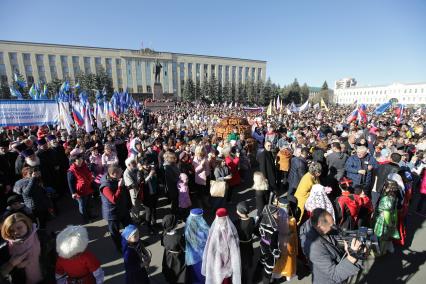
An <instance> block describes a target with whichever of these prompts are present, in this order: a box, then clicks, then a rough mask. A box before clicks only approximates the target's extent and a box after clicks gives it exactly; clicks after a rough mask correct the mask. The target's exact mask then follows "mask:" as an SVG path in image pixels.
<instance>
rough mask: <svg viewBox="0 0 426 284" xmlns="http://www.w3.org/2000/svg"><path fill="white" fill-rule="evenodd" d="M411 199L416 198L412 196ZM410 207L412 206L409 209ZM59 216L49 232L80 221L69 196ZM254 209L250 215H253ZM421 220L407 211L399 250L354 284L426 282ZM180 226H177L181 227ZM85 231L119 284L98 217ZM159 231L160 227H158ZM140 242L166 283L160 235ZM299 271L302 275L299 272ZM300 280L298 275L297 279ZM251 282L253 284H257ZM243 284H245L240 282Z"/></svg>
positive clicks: (163, 209) (120, 271)
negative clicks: (403, 243) (405, 239)
mask: <svg viewBox="0 0 426 284" xmlns="http://www.w3.org/2000/svg"><path fill="white" fill-rule="evenodd" d="M415 199H417V198H416V196H415ZM233 200H235V201H241V200H247V201H248V202H249V204H250V205H251V206H253V207H252V208H254V193H253V192H252V191H249V190H242V191H239V192H237V194H234V196H233ZM94 203H95V206H94V209H95V213H96V214H98V215H99V216H101V212H100V200H99V199H94ZM235 203H236V202H234V203H232V204H231V205H229V206H227V208H228V211H229V212H230V217H231V218H234V217H235V213H234V212H235ZM413 203H414V205H416V204H417V200H414V202H413ZM159 205H160V207H159V209H158V215H157V222H158V224H159V225H160V223H161V218H162V216H164V215H165V214H167V212H168V210H169V206H168V205H167V202H166V199H165V198H162V199H160V201H159ZM412 207H413V206H412ZM59 208H60V210H61V211H60V212H59V216H58V217H57V218H56V219H54V220H52V221H50V222H49V224H48V228H51V229H52V230H55V231H57V230H61V229H63V228H64V227H65V226H66V225H68V224H79V223H80V222H81V220H80V216H79V214H78V209H77V204H76V202H75V201H73V200H71V198H70V197H68V196H66V197H64V198H63V199H62V200H60V202H59ZM255 213H256V212H255V210H254V211H253V212H252V213H251V215H252V216H255ZM425 217H426V216H422V215H418V214H416V213H414V210H410V215H409V216H408V244H407V246H406V247H405V248H404V249H402V248H399V247H396V249H395V253H394V254H391V255H387V256H384V257H381V258H379V259H376V260H374V259H371V260H369V262H368V264H366V270H365V271H364V273H363V275H361V277H360V280H359V281H358V282H357V283H410V284H420V283H426V280H425V279H426V266H425V261H426V229H425V222H424V221H425ZM205 218H206V220H207V222H208V223H209V224H211V222H212V221H213V218H214V215H213V212H207V214H205ZM183 225H184V224H180V227H182V226H183ZM85 226H86V227H87V229H88V232H89V237H90V244H89V250H91V251H92V252H93V253H94V254H95V255H96V256H97V257H98V258H99V259H100V261H101V263H102V267H103V269H104V272H105V280H106V281H105V283H108V284H121V283H124V266H123V259H122V257H121V255H120V254H119V253H118V252H117V251H116V249H115V247H114V245H113V243H112V241H111V239H110V236H109V233H108V230H107V224H106V222H105V221H104V220H102V219H101V218H100V217H99V218H98V219H97V220H96V221H95V222H92V223H90V224H87V225H85ZM159 228H160V227H159ZM141 236H142V240H143V241H145V242H147V243H148V244H149V245H148V249H149V250H150V251H151V252H152V255H153V258H152V262H151V267H150V269H149V274H150V277H151V283H154V284H155V283H158V284H159V283H166V282H165V280H164V278H163V276H162V274H161V263H162V257H163V248H162V247H161V245H160V242H159V240H160V235H159V234H157V235H150V234H149V233H148V230H147V229H146V228H144V226H142V227H141ZM254 247H255V254H256V255H255V260H256V259H258V255H259V242H258V241H257V242H255V245H254ZM301 272H302V273H301ZM299 273H301V274H304V275H306V274H308V272H306V271H305V269H304V268H303V266H302V265H300V264H298V274H299ZM252 274H253V275H261V272H260V271H259V270H255V267H253V271H252ZM299 278H300V276H299ZM259 281H260V280H258V281H255V282H253V283H260V282H259ZM290 282H291V283H311V277H310V275H307V276H305V277H303V278H302V279H298V278H297V277H296V278H295V279H293V280H291V281H290ZM243 284H245V283H243Z"/></svg>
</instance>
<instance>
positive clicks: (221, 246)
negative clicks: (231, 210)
mask: <svg viewBox="0 0 426 284" xmlns="http://www.w3.org/2000/svg"><path fill="white" fill-rule="evenodd" d="M201 273H202V274H203V275H204V276H205V277H206V283H211V284H231V283H232V284H241V258H240V247H239V239H238V232H237V229H236V228H235V226H234V224H232V222H231V220H230V219H229V217H228V211H227V210H226V209H225V208H219V209H218V210H217V211H216V218H215V220H214V221H213V224H212V226H211V228H210V231H209V236H208V238H207V242H206V246H205V248H204V254H203V264H202V267H201Z"/></svg>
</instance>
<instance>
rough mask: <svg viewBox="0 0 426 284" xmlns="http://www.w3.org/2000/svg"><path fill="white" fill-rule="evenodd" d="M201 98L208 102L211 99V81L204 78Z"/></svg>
mask: <svg viewBox="0 0 426 284" xmlns="http://www.w3.org/2000/svg"><path fill="white" fill-rule="evenodd" d="M201 100H203V101H205V102H208V101H210V100H211V94H210V83H209V81H208V80H204V81H203V82H202V83H201Z"/></svg>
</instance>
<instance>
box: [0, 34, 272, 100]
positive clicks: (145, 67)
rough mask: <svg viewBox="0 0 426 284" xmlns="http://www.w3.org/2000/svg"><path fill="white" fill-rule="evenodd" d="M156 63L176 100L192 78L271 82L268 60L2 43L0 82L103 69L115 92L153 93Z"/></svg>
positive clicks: (38, 79) (66, 76)
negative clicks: (267, 77) (268, 73)
mask: <svg viewBox="0 0 426 284" xmlns="http://www.w3.org/2000/svg"><path fill="white" fill-rule="evenodd" d="M157 60H158V61H159V62H160V63H161V65H162V67H163V68H162V71H161V74H160V83H161V84H162V87H163V92H164V93H169V94H174V95H175V96H177V97H181V95H182V92H183V87H184V83H185V82H186V80H187V79H188V78H191V79H192V80H193V82H194V84H195V83H196V82H197V81H198V82H199V83H200V85H201V84H202V82H203V81H204V80H209V79H210V78H211V77H212V76H213V75H214V76H215V78H216V79H217V80H218V81H219V82H221V83H222V86H224V85H225V82H226V81H228V82H230V83H231V84H232V83H234V84H235V85H236V86H237V85H238V83H243V84H244V83H246V82H248V81H249V80H253V81H254V82H257V81H259V80H262V81H265V78H266V61H262V60H250V59H240V58H229V57H219V56H206V55H194V54H182V53H172V52H155V51H152V50H149V49H142V50H129V49H114V48H100V47H87V46H73V45H59V44H44V43H29V42H15V41H2V40H0V83H1V84H3V85H10V84H11V83H12V81H13V76H14V72H15V71H17V72H18V73H19V74H21V75H23V76H24V78H25V79H26V81H27V82H28V83H29V84H32V83H34V82H36V83H37V82H50V81H52V80H54V79H60V80H65V79H67V80H70V82H71V83H75V76H76V75H77V74H79V73H86V74H89V73H92V74H96V73H97V72H98V70H100V69H101V68H102V69H103V70H105V72H106V73H107V74H108V75H109V76H110V77H111V79H112V83H113V88H114V89H116V90H120V91H121V90H125V89H127V90H128V91H129V92H130V93H152V90H153V85H154V66H155V62H156V61H157Z"/></svg>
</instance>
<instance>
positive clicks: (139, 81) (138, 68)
mask: <svg viewBox="0 0 426 284" xmlns="http://www.w3.org/2000/svg"><path fill="white" fill-rule="evenodd" d="M136 83H137V85H138V93H142V91H140V92H139V86H140V87H141V89H142V86H143V83H142V61H139V60H138V61H136Z"/></svg>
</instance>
